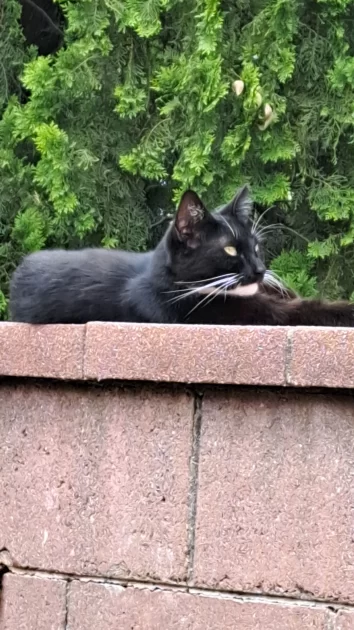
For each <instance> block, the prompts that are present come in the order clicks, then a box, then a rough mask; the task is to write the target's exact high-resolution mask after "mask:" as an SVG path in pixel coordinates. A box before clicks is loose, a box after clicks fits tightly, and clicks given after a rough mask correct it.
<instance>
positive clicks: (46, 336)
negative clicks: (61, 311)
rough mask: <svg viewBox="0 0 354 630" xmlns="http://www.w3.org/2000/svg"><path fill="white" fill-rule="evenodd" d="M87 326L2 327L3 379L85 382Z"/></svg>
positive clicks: (0, 361)
mask: <svg viewBox="0 0 354 630" xmlns="http://www.w3.org/2000/svg"><path fill="white" fill-rule="evenodd" d="M84 335H85V326H64V325H58V326H29V325H28V324H14V323H11V322H6V323H4V322H2V323H0V375H1V376H35V377H44V378H60V379H81V378H82V377H83V369H82V368H83V347H84Z"/></svg>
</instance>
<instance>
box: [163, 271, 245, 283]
mask: <svg viewBox="0 0 354 630" xmlns="http://www.w3.org/2000/svg"><path fill="white" fill-rule="evenodd" d="M234 275H235V274H234V273H225V274H224V275H222V276H220V275H219V276H212V277H211V278H204V279H203V280H188V281H187V280H177V281H176V282H175V284H201V283H203V282H209V280H223V279H224V278H231V276H234Z"/></svg>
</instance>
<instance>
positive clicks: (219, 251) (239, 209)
mask: <svg viewBox="0 0 354 630" xmlns="http://www.w3.org/2000/svg"><path fill="white" fill-rule="evenodd" d="M252 207H253V204H252V200H251V198H250V195H249V191H248V188H247V186H244V187H243V188H241V189H240V190H239V191H237V193H236V195H235V197H234V198H233V199H232V201H230V203H228V204H227V205H226V206H224V207H223V208H221V209H220V210H219V211H214V212H208V210H207V209H206V207H205V206H204V204H203V202H202V201H201V200H200V198H199V197H198V195H197V194H196V193H195V192H193V191H191V190H189V191H187V192H185V193H184V195H183V196H182V199H181V201H180V204H179V207H178V210H177V214H176V217H175V219H174V221H173V223H172V225H171V226H170V229H169V232H168V235H167V236H168V238H167V243H168V249H169V253H170V267H171V270H172V272H173V275H174V276H175V279H176V280H175V281H176V282H180V283H192V284H195V287H197V288H199V287H200V291H199V290H198V292H200V293H203V292H204V293H208V292H209V293H210V292H211V291H216V290H217V289H218V288H220V292H221V291H224V290H227V291H228V292H229V293H231V294H234V295H244V296H246V295H253V294H254V293H256V292H257V291H258V287H259V284H260V283H261V282H262V280H263V278H264V274H265V272H266V268H265V266H264V263H263V261H262V259H261V257H260V252H259V244H258V241H257V236H256V234H255V232H254V230H253V229H252V222H251V219H250V215H251V211H252Z"/></svg>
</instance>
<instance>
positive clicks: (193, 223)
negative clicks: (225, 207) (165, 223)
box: [174, 190, 209, 249]
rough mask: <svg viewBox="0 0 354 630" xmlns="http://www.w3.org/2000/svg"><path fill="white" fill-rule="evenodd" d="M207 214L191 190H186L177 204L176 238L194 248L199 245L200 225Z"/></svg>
mask: <svg viewBox="0 0 354 630" xmlns="http://www.w3.org/2000/svg"><path fill="white" fill-rule="evenodd" d="M208 215H209V213H208V211H207V209H206V207H205V206H204V204H203V202H202V201H201V200H200V199H199V197H198V195H197V193H195V192H194V191H193V190H187V192H185V193H184V194H183V196H182V199H181V201H180V204H179V206H178V210H177V214H176V218H175V222H174V227H175V230H176V234H177V237H178V240H179V241H181V242H183V243H185V244H186V245H187V246H188V247H192V248H193V249H195V248H196V247H198V245H200V234H201V230H202V225H203V222H204V221H205V219H206V218H207V216H208Z"/></svg>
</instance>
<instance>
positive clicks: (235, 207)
mask: <svg viewBox="0 0 354 630" xmlns="http://www.w3.org/2000/svg"><path fill="white" fill-rule="evenodd" d="M252 210H253V201H252V199H251V196H250V190H249V187H248V185H247V184H245V186H242V188H240V189H239V190H238V191H237V192H236V195H235V196H234V198H233V199H232V201H230V202H229V203H228V204H227V205H226V206H225V207H224V208H223V209H222V210H221V214H233V215H234V216H236V217H237V218H238V219H239V221H242V222H244V223H245V222H246V221H247V220H248V219H249V218H250V215H251V213H252Z"/></svg>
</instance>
